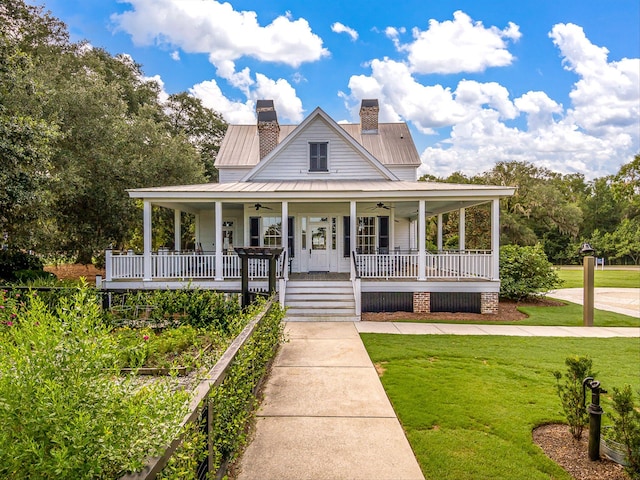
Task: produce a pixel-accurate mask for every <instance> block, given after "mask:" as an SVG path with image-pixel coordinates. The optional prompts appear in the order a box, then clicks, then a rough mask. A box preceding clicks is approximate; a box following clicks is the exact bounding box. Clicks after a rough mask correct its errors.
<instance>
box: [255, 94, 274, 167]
mask: <svg viewBox="0 0 640 480" xmlns="http://www.w3.org/2000/svg"><path fill="white" fill-rule="evenodd" d="M256 114H257V116H258V138H259V140H260V160H262V159H263V158H264V157H266V156H267V155H269V153H271V151H272V150H273V149H274V148H276V147H277V146H278V137H279V136H280V125H279V124H278V115H277V114H276V110H275V108H274V106H273V100H258V101H257V102H256Z"/></svg>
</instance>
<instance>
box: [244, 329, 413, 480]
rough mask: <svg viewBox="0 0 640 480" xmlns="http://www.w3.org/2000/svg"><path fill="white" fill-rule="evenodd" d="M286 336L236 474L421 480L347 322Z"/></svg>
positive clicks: (247, 478)
mask: <svg viewBox="0 0 640 480" xmlns="http://www.w3.org/2000/svg"><path fill="white" fill-rule="evenodd" d="M286 334H287V338H288V339H289V341H288V342H286V343H285V344H284V345H282V347H281V350H280V352H279V354H278V356H277V357H276V359H275V364H274V367H273V370H272V372H271V375H270V377H269V379H268V381H267V384H266V387H265V391H264V401H263V403H262V405H261V407H260V409H259V410H258V414H257V420H256V428H255V434H254V437H253V439H252V441H251V443H250V444H249V446H248V447H247V450H246V451H245V453H244V455H243V457H242V460H241V462H240V469H241V472H240V475H239V476H238V479H239V480H313V479H317V480H321V479H322V480H326V479H331V480H338V479H351V480H373V479H375V480H414V479H415V480H420V479H424V476H423V475H422V472H421V470H420V467H419V466H418V462H417V461H416V459H415V457H414V455H413V451H412V450H411V447H410V446H409V442H408V441H407V439H406V437H405V435H404V431H403V430H402V427H401V426H400V423H399V421H398V419H397V417H396V415H395V412H394V411H393V408H392V407H391V404H390V403H389V399H388V398H387V396H386V394H385V392H384V389H383V388H382V385H381V383H380V380H379V378H378V375H377V373H376V370H375V368H374V366H373V364H372V363H371V360H370V359H369V356H368V355H367V352H366V350H365V348H364V345H363V344H362V341H361V340H360V337H359V335H358V331H357V330H356V327H355V326H354V323H352V322H295V323H291V322H290V323H288V324H287V326H286Z"/></svg>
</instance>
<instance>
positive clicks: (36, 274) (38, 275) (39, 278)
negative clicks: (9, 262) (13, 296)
mask: <svg viewBox="0 0 640 480" xmlns="http://www.w3.org/2000/svg"><path fill="white" fill-rule="evenodd" d="M14 275H15V278H16V280H17V281H18V282H20V283H23V284H35V283H40V282H43V283H48V282H50V281H54V280H56V279H57V278H58V277H56V276H55V274H53V273H51V272H45V271H44V270H18V271H16V272H15V273H14Z"/></svg>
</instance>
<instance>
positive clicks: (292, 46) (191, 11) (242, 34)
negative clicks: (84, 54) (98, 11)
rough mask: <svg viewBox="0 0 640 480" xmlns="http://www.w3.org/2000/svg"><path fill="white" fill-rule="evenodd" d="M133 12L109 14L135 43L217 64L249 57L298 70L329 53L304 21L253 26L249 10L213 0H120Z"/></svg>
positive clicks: (254, 17) (281, 18) (281, 20)
mask: <svg viewBox="0 0 640 480" xmlns="http://www.w3.org/2000/svg"><path fill="white" fill-rule="evenodd" d="M125 3H129V4H130V5H132V7H133V9H132V10H128V11H126V12H124V13H121V14H114V15H112V17H111V19H112V20H113V21H114V23H115V24H116V26H117V28H118V29H120V30H123V31H125V32H127V33H129V34H130V35H131V37H132V39H133V42H134V43H135V44H136V45H152V44H167V45H169V46H174V47H179V48H180V49H181V50H182V51H183V52H187V53H208V54H209V59H210V60H211V62H212V63H213V64H214V65H216V66H218V65H219V63H221V62H225V61H234V60H237V59H239V58H241V57H243V56H250V57H253V58H256V59H258V60H260V61H263V62H278V63H284V64H287V65H290V66H293V67H296V68H297V67H298V66H299V65H300V64H301V63H304V62H313V61H317V60H319V59H321V58H322V57H324V56H327V55H328V54H329V52H328V50H327V49H326V48H324V47H323V46H322V39H321V38H320V37H319V36H318V35H316V34H314V33H313V32H312V31H311V28H310V26H309V23H308V22H307V20H305V19H304V18H300V19H297V20H292V19H291V18H290V16H289V15H288V14H287V15H282V16H279V17H277V18H276V19H275V20H273V21H272V22H271V23H270V24H268V25H266V26H262V25H260V24H259V23H258V19H257V14H256V13H255V12H252V11H236V10H234V9H233V7H232V6H231V4H229V3H220V2H217V1H215V0H126V2H125Z"/></svg>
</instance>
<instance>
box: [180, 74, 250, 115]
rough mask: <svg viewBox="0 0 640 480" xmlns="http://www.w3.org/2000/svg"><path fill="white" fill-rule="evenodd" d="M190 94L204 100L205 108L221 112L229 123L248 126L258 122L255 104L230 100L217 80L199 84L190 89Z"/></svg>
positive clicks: (248, 101)
mask: <svg viewBox="0 0 640 480" xmlns="http://www.w3.org/2000/svg"><path fill="white" fill-rule="evenodd" d="M189 93H191V95H193V96H194V97H197V98H199V99H200V100H202V104H203V105H204V106H205V107H207V108H212V109H214V110H215V111H217V112H219V113H220V114H221V115H222V118H224V119H225V121H226V122H227V123H234V124H238V125H247V124H253V123H255V121H256V116H255V107H254V102H253V101H252V100H247V101H246V102H244V103H243V102H240V101H233V100H229V99H228V98H227V97H225V96H224V94H223V93H222V90H220V87H219V86H218V84H217V83H216V81H215V80H207V81H204V82H202V83H198V84H196V85H194V86H193V87H191V88H190V89H189Z"/></svg>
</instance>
